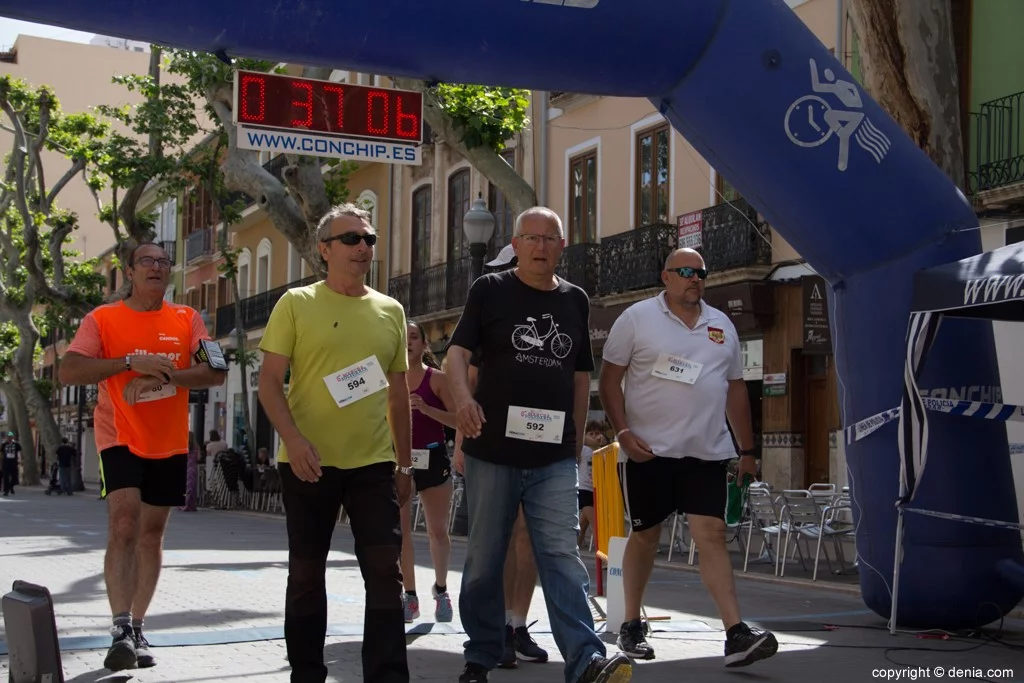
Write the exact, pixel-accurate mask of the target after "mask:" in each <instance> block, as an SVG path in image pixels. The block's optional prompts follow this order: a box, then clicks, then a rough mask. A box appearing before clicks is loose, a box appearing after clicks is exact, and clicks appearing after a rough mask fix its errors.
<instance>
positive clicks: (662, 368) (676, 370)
mask: <svg viewBox="0 0 1024 683" xmlns="http://www.w3.org/2000/svg"><path fill="white" fill-rule="evenodd" d="M703 367H704V365H703V364H702V363H697V362H695V361H692V360H687V359H686V358H683V357H682V356H673V355H671V354H668V353H663V354H661V355H660V356H658V362H657V363H655V364H654V369H653V370H651V374H652V375H654V376H655V377H661V378H662V379H670V380H672V381H673V382H683V383H684V384H693V383H694V382H696V381H697V378H698V377H699V376H700V371H701V368H703Z"/></svg>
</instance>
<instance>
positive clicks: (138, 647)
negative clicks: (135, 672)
mask: <svg viewBox="0 0 1024 683" xmlns="http://www.w3.org/2000/svg"><path fill="white" fill-rule="evenodd" d="M134 636H135V657H136V659H137V660H138V662H139V668H140V669H148V668H149V667H151V666H156V658H155V657H154V656H153V653H152V652H150V651H149V641H148V640H146V636H144V635H142V629H141V628H137V629H135V632H134Z"/></svg>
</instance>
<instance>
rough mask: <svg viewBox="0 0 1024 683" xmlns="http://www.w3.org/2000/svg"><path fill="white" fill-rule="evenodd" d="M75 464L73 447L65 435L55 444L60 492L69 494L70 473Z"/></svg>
mask: <svg viewBox="0 0 1024 683" xmlns="http://www.w3.org/2000/svg"><path fill="white" fill-rule="evenodd" d="M74 464H75V448H74V446H72V445H71V444H70V443H68V440H67V437H65V438H64V439H62V440H61V442H60V446H57V479H58V481H60V492H61V493H64V494H67V495H69V496H70V495H71V473H72V468H73V467H74Z"/></svg>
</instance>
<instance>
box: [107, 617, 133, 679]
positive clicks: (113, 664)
mask: <svg viewBox="0 0 1024 683" xmlns="http://www.w3.org/2000/svg"><path fill="white" fill-rule="evenodd" d="M110 635H111V636H113V638H114V642H113V643H111V644H110V649H109V650H107V657H106V659H104V660H103V666H104V667H105V668H107V669H109V670H111V671H124V670H125V669H137V668H138V667H139V660H138V657H137V656H136V654H135V634H134V633H132V627H131V626H130V625H127V624H126V625H123V626H113V627H111V629H110Z"/></svg>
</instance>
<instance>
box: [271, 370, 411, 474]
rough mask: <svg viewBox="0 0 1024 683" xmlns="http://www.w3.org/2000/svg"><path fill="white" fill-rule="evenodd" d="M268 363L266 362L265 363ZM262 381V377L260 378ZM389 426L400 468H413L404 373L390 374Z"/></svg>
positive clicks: (407, 395)
mask: <svg viewBox="0 0 1024 683" xmlns="http://www.w3.org/2000/svg"><path fill="white" fill-rule="evenodd" d="M264 363H266V361H264ZM260 379H261V381H262V379H263V378H262V377H261V378H260ZM388 424H389V425H391V438H392V440H393V441H394V443H395V457H396V458H397V459H398V466H399V467H412V410H411V409H410V408H409V385H408V384H406V381H405V373H404V372H389V373H388Z"/></svg>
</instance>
